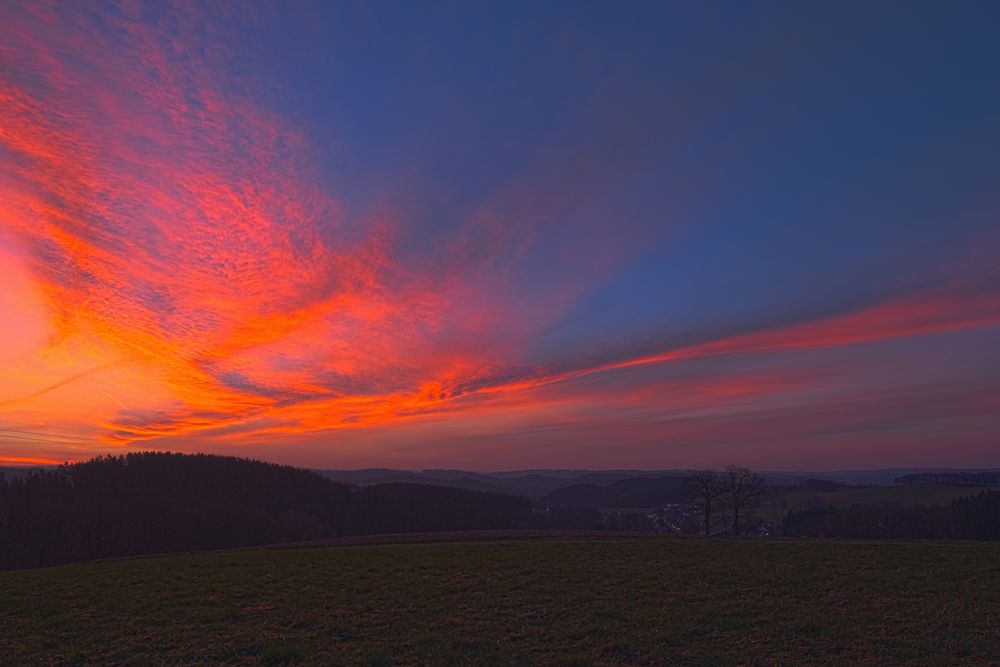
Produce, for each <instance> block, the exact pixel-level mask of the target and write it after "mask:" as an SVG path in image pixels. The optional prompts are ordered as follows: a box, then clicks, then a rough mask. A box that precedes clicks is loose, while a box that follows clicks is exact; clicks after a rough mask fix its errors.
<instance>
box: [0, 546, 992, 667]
mask: <svg viewBox="0 0 1000 667" xmlns="http://www.w3.org/2000/svg"><path fill="white" fill-rule="evenodd" d="M997 661H1000V544H989V543H982V544H980V543H967V542H909V543H907V542H834V541H805V540H801V541H800V540H767V539H764V540H735V541H734V540H711V541H704V540H699V539H670V538H664V539H649V538H644V539H635V538H622V537H617V538H616V537H592V536H582V535H566V534H563V535H558V536H551V537H539V536H538V535H537V534H536V535H535V536H534V538H533V539H523V540H521V539H501V540H493V541H482V542H457V543H456V542H452V543H440V544H436V543H408V544H382V545H357V546H339V547H332V548H302V549H262V550H246V551H235V552H219V553H204V554H191V555H175V556H159V557H151V558H137V559H131V560H119V561H105V562H96V563H86V564H78V565H69V566H64V567H58V568H49V569H41V570H30V571H21V572H0V663H2V664H47V663H67V662H69V663H78V664H88V663H91V664H93V663H99V664H113V663H128V664H177V663H183V664H191V663H268V664H287V663H308V664H343V663H349V664H353V663H367V664H414V663H423V664H435V665H437V664H664V663H669V664H699V665H700V664H705V665H707V664H737V663H738V664H844V665H849V664H858V663H864V664H882V665H884V664H898V663H902V662H909V663H911V664H923V665H945V664H957V663H961V664H991V663H992V664H996V662H997Z"/></svg>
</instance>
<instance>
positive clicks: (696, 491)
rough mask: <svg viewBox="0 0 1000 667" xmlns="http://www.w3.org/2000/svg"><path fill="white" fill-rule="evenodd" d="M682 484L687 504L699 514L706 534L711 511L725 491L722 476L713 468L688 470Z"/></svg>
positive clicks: (709, 525) (710, 522)
mask: <svg viewBox="0 0 1000 667" xmlns="http://www.w3.org/2000/svg"><path fill="white" fill-rule="evenodd" d="M683 484H684V488H685V491H686V493H687V501H688V504H689V506H690V507H691V508H692V510H693V511H696V512H699V513H700V514H701V516H702V525H703V528H704V533H705V535H708V534H709V533H711V530H712V512H713V510H714V509H715V508H716V507H717V506H718V504H719V503H720V502H721V499H722V497H723V495H724V494H725V492H726V487H725V485H724V484H723V478H722V476H721V475H719V472H718V471H717V470H715V469H713V468H705V469H704V470H689V471H688V474H687V477H685V478H684V482H683Z"/></svg>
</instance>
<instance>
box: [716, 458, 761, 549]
mask: <svg viewBox="0 0 1000 667" xmlns="http://www.w3.org/2000/svg"><path fill="white" fill-rule="evenodd" d="M723 486H724V487H725V495H726V500H727V501H728V502H729V509H730V510H731V511H732V513H733V535H739V534H740V517H743V516H745V515H746V513H747V511H748V510H749V509H750V508H751V507H753V505H754V503H755V502H756V501H757V500H758V499H759V498H760V497H761V496H763V495H764V493H766V492H767V482H765V481H764V478H763V477H761V476H760V475H758V474H757V473H755V472H753V471H752V470H750V469H749V468H744V467H743V466H736V465H729V466H726V471H725V475H724V478H723Z"/></svg>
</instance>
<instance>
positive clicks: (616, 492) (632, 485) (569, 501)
mask: <svg viewBox="0 0 1000 667" xmlns="http://www.w3.org/2000/svg"><path fill="white" fill-rule="evenodd" d="M683 480H684V478H683V477H682V476H680V475H666V476H663V477H631V478H626V479H619V480H617V481H615V482H611V483H610V484H607V485H606V486H601V485H598V484H574V485H572V486H566V487H563V488H561V489H556V490H555V491H553V492H551V493H549V494H547V495H546V496H545V497H543V498H542V499H541V500H540V502H539V504H541V505H542V506H543V507H596V508H602V509H605V508H652V507H662V506H664V505H668V504H671V503H678V502H681V501H682V500H683V498H684V489H683V486H682V482H683Z"/></svg>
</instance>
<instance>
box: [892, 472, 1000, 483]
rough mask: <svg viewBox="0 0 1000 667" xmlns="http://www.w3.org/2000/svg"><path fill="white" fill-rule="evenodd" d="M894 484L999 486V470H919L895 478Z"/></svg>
mask: <svg viewBox="0 0 1000 667" xmlns="http://www.w3.org/2000/svg"><path fill="white" fill-rule="evenodd" d="M895 482H896V484H955V485H958V486H1000V472H920V473H914V474H912V475H903V476H902V477H897V478H896V479H895Z"/></svg>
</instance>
